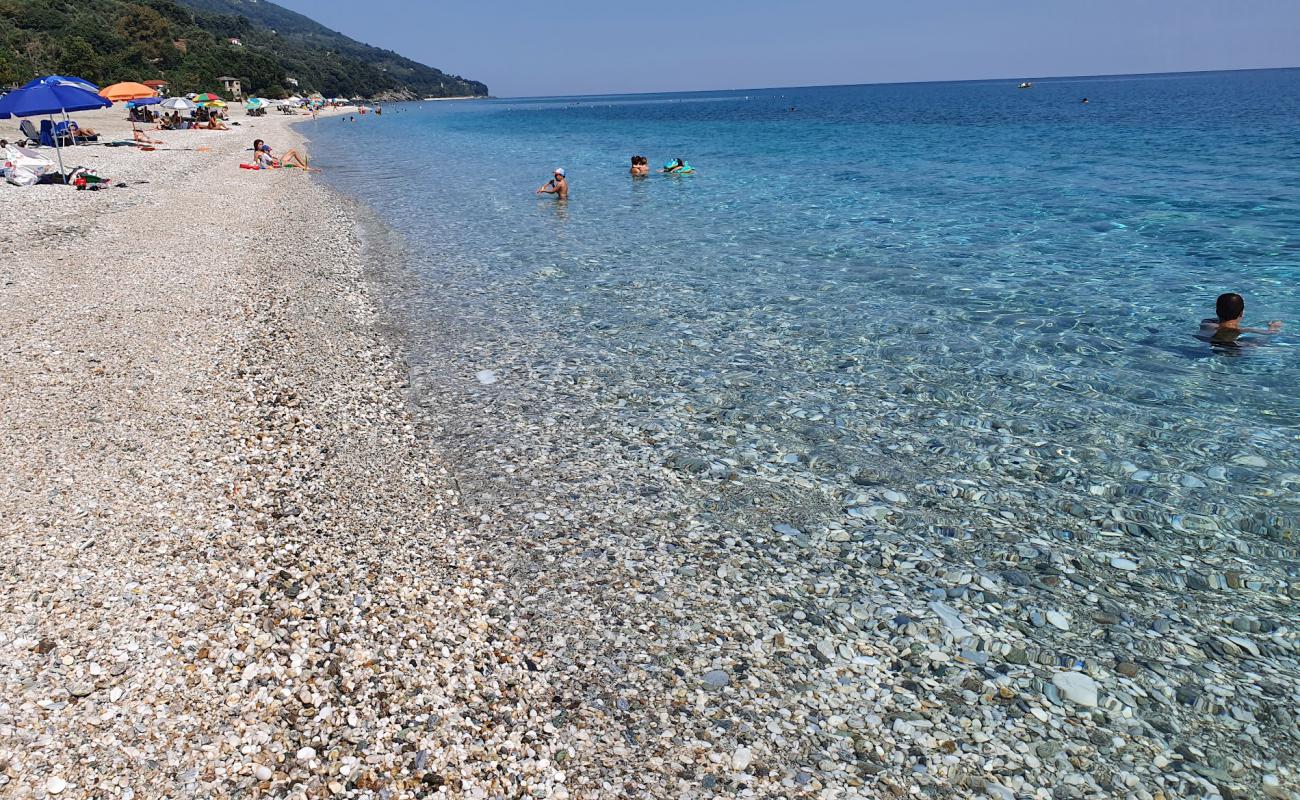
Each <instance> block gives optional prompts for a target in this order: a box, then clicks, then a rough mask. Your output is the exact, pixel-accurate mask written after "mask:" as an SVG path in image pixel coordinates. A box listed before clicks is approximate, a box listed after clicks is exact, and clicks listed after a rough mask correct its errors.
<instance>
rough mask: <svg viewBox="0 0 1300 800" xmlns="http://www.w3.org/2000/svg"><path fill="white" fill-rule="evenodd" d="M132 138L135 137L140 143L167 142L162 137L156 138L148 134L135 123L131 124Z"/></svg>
mask: <svg viewBox="0 0 1300 800" xmlns="http://www.w3.org/2000/svg"><path fill="white" fill-rule="evenodd" d="M131 138H133V139H135V140H136V141H137V142H139V143H140V144H166V142H164V141H163V140H161V139H154V138H152V137H150V136H147V135H146V134H145V132H144V131H142V130H140V129H139V128H137V127H136V126H135V123H132V124H131Z"/></svg>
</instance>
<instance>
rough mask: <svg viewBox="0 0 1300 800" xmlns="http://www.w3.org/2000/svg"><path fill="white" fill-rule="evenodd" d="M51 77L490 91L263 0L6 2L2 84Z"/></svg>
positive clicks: (280, 88)
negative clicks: (221, 78)
mask: <svg viewBox="0 0 1300 800" xmlns="http://www.w3.org/2000/svg"><path fill="white" fill-rule="evenodd" d="M232 40H234V41H232ZM51 73H59V74H67V75H78V76H80V77H83V78H86V79H87V80H92V81H95V82H96V83H100V84H104V83H109V82H114V81H122V80H133V81H146V80H153V79H158V80H166V81H168V82H169V83H170V84H171V89H172V91H173V92H188V91H220V85H219V84H217V82H216V79H217V78H218V77H219V76H222V75H231V76H234V77H237V78H239V79H240V80H241V81H243V85H244V93H245V94H247V95H264V96H269V97H280V96H284V95H287V94H294V93H306V92H312V91H319V92H321V93H322V94H324V95H326V96H329V97H335V96H343V97H358V96H360V97H376V96H390V97H391V96H405V97H415V96H433V97H453V96H460V95H486V94H487V87H486V86H485V85H483V84H482V83H479V82H477V81H471V80H466V79H465V78H461V77H460V76H457V75H448V74H446V73H444V72H442V71H440V70H437V69H434V68H432V67H428V66H425V65H424V64H420V63H418V62H415V61H412V60H410V59H408V58H403V57H402V56H400V55H398V54H397V53H394V52H391V51H389V50H383V49H381V48H378V47H371V46H370V45H366V44H362V43H361V42H357V41H355V40H353V39H350V38H348V37H346V36H344V35H343V34H341V33H338V32H336V31H332V30H330V29H329V28H326V27H325V26H323V25H320V24H319V23H317V22H315V21H313V20H311V19H308V18H307V17H304V16H302V15H301V14H297V13H294V12H292V11H290V10H288V9H286V8H282V7H280V6H277V5H275V4H274V3H269V2H265V0H180V2H178V1H177V0H0V86H5V85H11V84H16V83H23V82H26V81H27V80H29V79H31V78H32V77H34V76H37V75H48V74H51ZM295 80H296V81H297V82H298V85H297V86H294V85H293V81H295Z"/></svg>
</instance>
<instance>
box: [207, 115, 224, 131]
mask: <svg viewBox="0 0 1300 800" xmlns="http://www.w3.org/2000/svg"><path fill="white" fill-rule="evenodd" d="M204 128H206V129H207V130H210V131H228V130H230V128H228V127H226V126H225V125H222V124H221V120H219V119H217V118H216V117H210V118H209V119H208V124H207V125H205V126H204Z"/></svg>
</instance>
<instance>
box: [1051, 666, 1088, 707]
mask: <svg viewBox="0 0 1300 800" xmlns="http://www.w3.org/2000/svg"><path fill="white" fill-rule="evenodd" d="M1052 685H1053V686H1055V687H1056V688H1057V689H1059V690H1060V691H1061V694H1063V695H1065V697H1066V698H1067V699H1069V700H1071V701H1072V702H1074V703H1077V704H1078V705H1081V706H1087V707H1088V708H1095V707H1096V705H1097V682H1096V681H1094V680H1093V679H1092V678H1089V677H1088V676H1087V675H1084V674H1083V673H1082V672H1058V673H1056V674H1055V675H1053V676H1052Z"/></svg>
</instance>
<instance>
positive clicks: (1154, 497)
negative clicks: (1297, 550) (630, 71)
mask: <svg viewBox="0 0 1300 800" xmlns="http://www.w3.org/2000/svg"><path fill="white" fill-rule="evenodd" d="M1085 97H1086V98H1088V100H1089V102H1088V103H1086V104H1084V103H1082V102H1081V100H1082V99H1083V98H1085ZM1298 126H1300V70H1273V71H1256V72H1231V73H1201V74H1174V75H1144V76H1127V77H1098V78H1061V79H1042V80H1037V81H1035V86H1034V88H1032V89H1029V90H1018V89H1017V87H1016V81H981V82H961V83H926V84H899V85H869V86H840V87H818V88H799V89H750V90H741V91H719V92H703V93H690V94H658V95H631V96H607V97H604V96H602V97H556V98H538V99H520V100H485V101H474V102H425V103H408V104H402V105H391V106H388V107H386V108H385V114H384V116H383V117H379V118H376V117H374V116H371V115H367V116H365V117H364V118H362V117H358V118H357V119H356V121H355V122H351V121H349V120H346V119H343V120H340V119H338V118H327V119H322V120H320V121H318V122H314V123H310V124H307V125H305V126H304V127H303V131H304V133H305V134H306V135H307V136H308V137H310V139H311V147H312V152H313V156H314V158H315V159H316V160H317V162H318V163H319V165H320V166H322V167H324V168H325V176H326V179H327V180H328V181H329V182H330V183H331V184H332V185H333V186H335V187H336V188H338V189H340V190H342V191H344V192H346V193H349V194H352V195H355V196H357V197H359V198H360V199H361V200H363V201H364V202H365V203H367V204H368V205H369V206H371V207H372V208H373V209H375V210H376V211H377V212H378V214H379V216H380V217H381V218H382V219H383V220H384V221H385V222H386V223H387V224H388V225H389V226H391V227H392V229H394V230H395V231H396V232H398V233H399V234H401V235H402V236H403V237H404V239H405V242H406V247H405V250H404V253H405V255H404V256H403V258H404V259H405V262H404V264H403V266H402V268H401V270H400V271H401V274H402V278H401V280H400V281H398V283H399V284H400V289H399V290H395V292H394V299H393V302H394V304H395V305H396V306H399V307H400V310H401V311H402V312H403V313H404V314H405V315H406V316H407V319H408V320H409V329H410V332H411V340H412V345H411V351H412V352H411V357H412V360H413V362H414V372H415V375H416V382H415V385H416V389H417V391H419V392H424V393H426V394H427V395H428V396H430V397H434V398H437V403H436V404H437V405H438V408H439V409H440V412H439V413H442V414H445V415H446V424H447V429H448V430H449V431H453V432H454V433H455V437H454V438H453V439H452V440H451V441H453V442H454V445H449V447H448V450H449V457H450V458H452V459H453V460H456V461H457V462H458V463H459V468H461V469H464V470H470V471H472V470H474V469H478V470H481V471H483V472H484V475H485V478H484V479H485V480H492V479H495V478H499V477H500V476H501V475H504V474H507V473H508V474H510V475H517V476H519V477H518V479H517V480H518V483H519V486H520V487H525V488H526V487H527V486H529V485H531V486H534V487H535V486H537V485H551V484H555V483H563V482H565V481H568V482H570V483H573V484H575V485H576V484H578V483H581V482H583V481H591V480H595V478H593V477H592V476H593V475H596V474H598V473H599V472H600V470H597V471H595V472H593V471H592V470H591V469H589V466H590V465H588V467H583V466H581V465H576V466H575V462H576V461H578V460H581V459H583V458H586V459H588V460H589V461H591V462H593V463H600V464H603V465H604V466H603V469H604V470H607V471H612V472H617V473H620V474H633V473H637V474H640V473H639V472H637V471H643V472H644V474H646V475H652V474H654V472H655V471H656V470H665V469H666V470H675V471H676V472H678V473H680V474H682V475H683V476H685V479H686V481H687V482H690V481H711V480H718V481H728V480H730V481H741V482H743V481H744V480H747V479H761V480H763V481H765V482H769V483H784V484H785V485H787V486H788V487H790V489H791V493H790V494H789V495H787V498H788V499H787V502H789V503H791V504H800V505H802V506H803V507H804V508H805V514H804V516H803V517H802V518H803V519H804V520H805V524H814V523H812V522H807V520H808V513H807V512H806V509H807V508H809V507H817V508H822V507H824V509H825V510H824V511H819V512H818V513H824V514H826V515H835V514H842V513H845V512H847V513H848V516H849V518H850V519H852V518H853V517H854V513H853V512H854V510H855V509H860V508H862V507H864V505H865V504H869V503H875V502H880V501H879V498H878V497H877V496H876V495H875V494H874V493H878V491H879V490H880V488H881V487H885V488H889V487H892V489H893V490H897V491H900V492H904V491H909V490H915V487H916V486H917V485H918V483H923V482H925V481H926V480H929V479H931V478H933V477H935V476H938V475H945V476H976V477H978V476H980V475H989V476H996V478H997V484H998V485H999V486H1002V487H1004V488H1005V487H1007V486H1017V487H1019V491H1020V492H1021V493H1022V494H1023V497H1024V498H1025V500H1024V506H1025V512H1026V513H1028V514H1030V515H1033V514H1035V513H1038V512H1040V511H1043V510H1045V509H1049V508H1050V509H1055V510H1059V509H1061V508H1066V509H1077V510H1078V514H1077V516H1080V517H1087V516H1088V515H1092V516H1093V517H1094V518H1098V519H1100V518H1102V517H1106V516H1107V515H1109V517H1110V519H1111V521H1112V522H1113V521H1115V520H1128V521H1136V523H1137V524H1138V525H1140V526H1145V528H1144V529H1149V530H1160V531H1192V532H1201V533H1206V534H1212V535H1217V534H1218V533H1227V532H1245V533H1252V534H1263V535H1269V536H1278V535H1282V536H1286V535H1288V534H1293V533H1294V532H1295V530H1296V527H1297V523H1296V519H1297V517H1296V514H1297V508H1298V504H1297V492H1300V346H1298V345H1300V138H1297V130H1298V129H1300V128H1298ZM633 154H644V155H646V156H648V157H649V159H650V162H651V165H652V166H654V167H658V166H659V165H661V164H662V163H663V162H665V161H667V160H668V159H670V158H672V157H677V156H681V157H685V158H687V159H688V160H689V161H690V162H691V164H692V165H693V166H695V168H696V172H695V173H694V174H692V175H688V176H668V175H658V174H652V175H650V176H649V177H647V178H640V179H634V178H632V177H630V176H629V175H628V163H629V157H630V156H631V155H633ZM560 166H562V167H564V168H565V169H566V170H567V171H568V175H569V179H570V183H571V187H572V188H571V191H572V196H571V198H570V199H569V200H568V201H567V202H557V201H556V200H554V199H552V198H550V197H539V196H536V195H534V189H536V188H537V187H538V186H539V185H541V184H542V183H543V182H544V181H545V180H546V179H547V178H548V176H549V174H550V172H551V171H552V170H553V169H554V168H555V167H560ZM381 266H382V265H381ZM1225 291H1236V292H1240V293H1241V294H1243V295H1244V296H1245V298H1246V303H1247V314H1246V318H1247V321H1248V323H1254V324H1262V323H1266V322H1267V321H1269V320H1281V321H1283V322H1284V323H1285V326H1286V327H1285V329H1284V331H1283V333H1282V335H1279V336H1273V337H1263V336H1254V337H1245V338H1243V339H1242V340H1241V341H1240V342H1239V344H1243V345H1244V346H1241V347H1235V348H1212V347H1210V346H1209V345H1208V344H1206V343H1205V342H1202V341H1200V340H1198V339H1197V338H1195V336H1194V334H1195V333H1196V331H1197V323H1198V321H1199V320H1200V319H1202V318H1203V317H1208V316H1212V315H1213V310H1214V308H1213V306H1214V299H1215V297H1216V296H1217V295H1218V294H1219V293H1221V292H1225ZM535 451H547V452H552V453H553V452H563V453H565V454H567V455H566V456H565V457H564V458H563V459H560V460H559V461H558V462H557V461H556V460H555V459H554V458H551V459H545V458H539V459H535V460H533V461H531V462H528V460H527V459H520V458H518V457H516V456H510V457H506V456H503V455H501V454H502V453H515V454H517V453H520V452H525V453H527V452H535ZM494 454H495V455H494ZM524 462H528V463H524ZM548 470H549V471H550V472H553V473H554V474H548ZM990 480H992V478H990ZM873 487H874V488H873ZM810 498H822V499H823V500H825V501H826V502H824V503H820V502H814V501H813V500H811V499H810ZM862 513H863V515H866V516H867V517H868V518H869V517H870V514H871V513H874V512H862ZM1044 513H1045V512H1044ZM814 516H815V515H814ZM1098 524H1102V523H1101V522H1099V523H1098Z"/></svg>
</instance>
